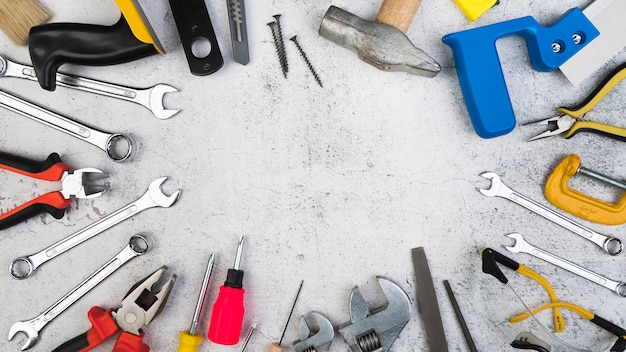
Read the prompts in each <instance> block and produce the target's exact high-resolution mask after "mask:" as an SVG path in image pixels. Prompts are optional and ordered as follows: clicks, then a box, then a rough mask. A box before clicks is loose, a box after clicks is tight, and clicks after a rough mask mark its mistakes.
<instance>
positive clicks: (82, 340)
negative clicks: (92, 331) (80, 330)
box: [52, 333, 89, 352]
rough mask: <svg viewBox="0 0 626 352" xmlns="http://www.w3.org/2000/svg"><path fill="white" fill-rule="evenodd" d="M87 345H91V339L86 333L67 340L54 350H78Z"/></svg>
mask: <svg viewBox="0 0 626 352" xmlns="http://www.w3.org/2000/svg"><path fill="white" fill-rule="evenodd" d="M87 347H89V340H88V339H87V333H84V334H81V335H78V336H76V337H75V338H73V339H71V340H69V341H66V342H65V343H63V344H62V345H61V346H59V347H57V348H55V349H54V350H52V352H78V351H80V350H82V349H84V348H87Z"/></svg>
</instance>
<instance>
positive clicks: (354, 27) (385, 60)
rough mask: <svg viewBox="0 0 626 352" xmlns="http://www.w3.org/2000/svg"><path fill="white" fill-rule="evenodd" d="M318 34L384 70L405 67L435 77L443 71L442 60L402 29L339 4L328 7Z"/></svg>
mask: <svg viewBox="0 0 626 352" xmlns="http://www.w3.org/2000/svg"><path fill="white" fill-rule="evenodd" d="M319 34H320V35H321V36H322V37H323V38H326V39H328V40H330V41H331V42H333V43H336V44H338V45H340V46H343V47H344V48H347V49H350V50H352V51H354V52H355V53H357V55H358V56H359V58H360V59H361V60H363V61H365V62H367V63H368V64H370V65H373V66H374V67H376V68H379V69H381V70H383V71H405V72H408V73H412V74H416V75H420V76H425V77H435V76H436V75H437V74H438V73H439V71H441V67H440V66H439V64H438V63H437V62H436V61H435V60H434V59H433V58H431V57H430V56H428V54H426V53H425V52H424V51H422V50H421V49H419V48H417V47H416V46H415V45H413V43H412V42H411V40H410V39H409V38H408V37H407V36H406V35H405V34H404V33H402V31H400V30H399V29H397V28H395V27H393V26H390V25H388V24H384V23H379V22H372V21H366V20H363V19H361V18H360V17H358V16H356V15H354V14H352V13H350V12H348V11H345V10H342V9H340V8H338V7H336V6H331V7H330V8H329V9H328V11H326V14H325V15H324V18H323V19H322V24H321V25H320V28H319Z"/></svg>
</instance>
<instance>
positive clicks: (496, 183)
mask: <svg viewBox="0 0 626 352" xmlns="http://www.w3.org/2000/svg"><path fill="white" fill-rule="evenodd" d="M480 176H482V177H484V178H487V179H490V180H491V187H489V188H488V189H479V191H480V193H482V194H484V195H486V196H487V197H495V196H497V195H498V192H499V191H500V186H502V185H503V183H502V180H501V179H500V176H499V175H498V174H496V173H495V172H491V171H490V172H483V173H482V174H480Z"/></svg>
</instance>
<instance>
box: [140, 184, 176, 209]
mask: <svg viewBox="0 0 626 352" xmlns="http://www.w3.org/2000/svg"><path fill="white" fill-rule="evenodd" d="M166 180H167V176H164V177H160V178H157V179H156V180H154V181H152V183H150V186H148V194H149V195H150V198H151V199H152V200H153V201H154V203H155V204H157V205H158V206H160V207H162V208H169V207H171V206H172V205H174V203H176V201H177V200H178V197H179V196H180V192H181V190H178V191H176V192H175V193H174V194H172V195H170V196H168V195H166V194H165V193H163V190H161V185H162V184H163V183H164V182H165V181H166Z"/></svg>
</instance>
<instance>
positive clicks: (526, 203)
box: [479, 172, 624, 255]
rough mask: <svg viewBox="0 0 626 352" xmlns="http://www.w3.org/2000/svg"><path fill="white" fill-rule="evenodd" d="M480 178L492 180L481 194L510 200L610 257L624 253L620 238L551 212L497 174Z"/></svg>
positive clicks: (487, 173)
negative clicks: (594, 246) (587, 241)
mask: <svg viewBox="0 0 626 352" xmlns="http://www.w3.org/2000/svg"><path fill="white" fill-rule="evenodd" d="M480 176H482V177H484V178H488V179H490V180H491V187H490V188H489V189H479V191H480V193H482V194H484V195H485V196H487V197H501V198H505V199H508V200H510V201H512V202H514V203H517V204H519V205H521V206H523V207H524V208H526V209H528V210H530V211H532V212H535V213H537V214H539V215H541V216H543V217H544V218H546V219H548V220H550V221H552V222H554V223H555V224H557V225H560V226H562V227H564V228H566V229H568V230H570V231H572V232H573V233H575V234H577V235H579V236H582V237H584V238H586V239H587V240H589V241H591V242H593V243H595V244H597V245H598V246H599V247H600V248H602V249H604V252H606V253H608V254H610V255H618V254H620V253H622V250H623V249H624V245H623V244H622V241H621V240H620V239H619V238H616V237H611V236H607V235H603V234H600V233H598V232H595V231H593V230H591V229H589V228H587V227H585V226H583V225H580V224H578V223H576V222H574V221H572V220H570V219H568V218H566V217H564V216H563V215H561V214H559V213H557V212H555V211H554V210H551V209H549V208H546V207H544V206H543V205H540V204H539V203H537V202H535V201H533V200H532V199H530V198H528V197H526V196H524V195H522V194H520V193H517V192H516V191H514V190H512V189H510V188H509V187H507V186H506V185H505V184H504V182H502V180H501V179H500V176H498V175H497V174H496V173H495V172H485V173H482V174H481V175H480Z"/></svg>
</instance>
